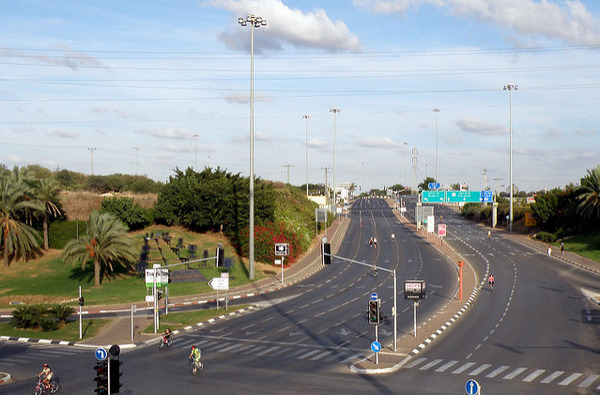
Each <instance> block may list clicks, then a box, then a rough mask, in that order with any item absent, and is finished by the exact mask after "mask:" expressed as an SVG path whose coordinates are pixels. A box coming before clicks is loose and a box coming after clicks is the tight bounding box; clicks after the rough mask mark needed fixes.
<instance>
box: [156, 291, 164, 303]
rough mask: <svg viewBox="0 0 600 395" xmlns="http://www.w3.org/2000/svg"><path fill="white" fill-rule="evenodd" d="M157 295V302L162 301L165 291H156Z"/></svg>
mask: <svg viewBox="0 0 600 395" xmlns="http://www.w3.org/2000/svg"><path fill="white" fill-rule="evenodd" d="M156 294H157V298H156V300H161V299H162V298H163V291H161V290H160V289H157V290H156Z"/></svg>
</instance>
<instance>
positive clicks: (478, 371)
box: [469, 363, 492, 376]
mask: <svg viewBox="0 0 600 395" xmlns="http://www.w3.org/2000/svg"><path fill="white" fill-rule="evenodd" d="M490 366H492V365H491V364H489V363H484V364H483V365H481V366H480V367H478V368H477V369H475V370H473V371H472V372H471V373H469V375H471V376H477V375H478V374H479V373H482V372H483V371H484V370H486V369H487V368H489V367H490Z"/></svg>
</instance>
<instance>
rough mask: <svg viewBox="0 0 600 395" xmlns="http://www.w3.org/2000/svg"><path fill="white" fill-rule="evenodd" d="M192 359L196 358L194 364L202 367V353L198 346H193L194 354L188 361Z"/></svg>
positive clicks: (191, 354) (192, 353)
mask: <svg viewBox="0 0 600 395" xmlns="http://www.w3.org/2000/svg"><path fill="white" fill-rule="evenodd" d="M192 357H193V358H194V362H195V363H196V365H198V366H200V358H202V352H201V351H200V349H199V348H197V347H196V346H192V352H191V353H190V356H189V357H188V359H191V358H192Z"/></svg>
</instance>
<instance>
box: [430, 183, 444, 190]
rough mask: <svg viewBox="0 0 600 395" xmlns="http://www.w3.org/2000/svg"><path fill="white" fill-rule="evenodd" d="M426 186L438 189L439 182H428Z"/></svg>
mask: <svg viewBox="0 0 600 395" xmlns="http://www.w3.org/2000/svg"><path fill="white" fill-rule="evenodd" d="M427 186H428V187H429V189H440V186H441V185H440V183H439V182H430V183H429V184H427Z"/></svg>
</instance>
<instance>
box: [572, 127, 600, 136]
mask: <svg viewBox="0 0 600 395" xmlns="http://www.w3.org/2000/svg"><path fill="white" fill-rule="evenodd" d="M575 133H577V134H579V135H581V136H596V135H598V134H600V132H599V131H598V130H597V129H595V128H591V129H581V128H578V129H576V130H575Z"/></svg>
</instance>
